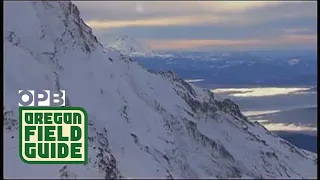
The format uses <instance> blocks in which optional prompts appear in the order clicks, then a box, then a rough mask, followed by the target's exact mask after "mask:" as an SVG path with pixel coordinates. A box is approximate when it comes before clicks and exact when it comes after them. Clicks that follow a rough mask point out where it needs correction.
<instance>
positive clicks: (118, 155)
mask: <svg viewBox="0 0 320 180" xmlns="http://www.w3.org/2000/svg"><path fill="white" fill-rule="evenodd" d="M4 11H5V12H4V42H3V43H4V52H5V54H4V56H5V59H4V71H5V74H4V83H5V84H4V90H5V101H4V125H5V129H4V158H5V159H4V175H5V177H6V178H128V177H149V178H150V177H157V178H210V177H213V178H215V177H217V178H236V177H252V178H315V177H316V168H317V156H316V155H315V154H312V153H310V152H306V151H303V150H301V149H299V148H297V147H295V146H293V145H291V144H290V143H288V142H287V141H285V140H283V139H281V138H279V137H278V136H276V135H274V134H272V133H270V132H269V131H268V130H266V129H265V128H264V127H262V126H261V125H260V124H258V123H251V122H249V121H247V120H246V118H245V117H244V116H243V115H242V114H241V112H240V110H239V108H238V106H237V105H236V104H234V103H233V102H232V101H230V100H225V101H223V102H219V101H217V100H216V99H215V98H214V95H213V94H212V93H211V92H209V91H208V90H204V89H200V88H198V87H195V86H193V85H190V84H188V83H186V82H185V81H183V80H182V79H181V78H179V77H177V76H176V75H175V74H174V73H172V72H163V73H159V74H154V73H150V72H148V71H147V70H145V69H143V68H142V67H140V66H139V65H138V64H137V63H135V62H132V61H131V60H130V59H129V58H127V57H126V56H124V55H122V54H120V53H119V52H118V51H115V50H112V49H104V48H103V47H102V46H101V44H100V43H99V42H98V41H97V39H96V38H95V36H94V35H93V34H92V31H91V29H90V27H88V26H87V25H86V24H85V23H84V22H83V21H82V19H81V18H80V13H79V10H78V9H77V8H76V6H75V5H73V4H72V3H71V2H67V1H63V2H57V1H55V2H40V1H39V2H4ZM18 12H19V13H18ZM19 89H35V90H43V89H50V90H59V89H63V90H66V97H67V105H68V106H80V107H83V108H85V109H86V110H87V112H88V116H89V163H88V164H86V165H29V164H24V163H23V162H22V161H21V160H20V158H19V153H18V151H19V148H18V121H17V120H18V103H17V102H18V101H17V98H18V96H17V92H18V90H19Z"/></svg>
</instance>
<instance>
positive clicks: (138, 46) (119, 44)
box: [107, 35, 152, 54]
mask: <svg viewBox="0 0 320 180" xmlns="http://www.w3.org/2000/svg"><path fill="white" fill-rule="evenodd" d="M107 46H108V47H113V48H115V49H117V50H119V51H121V52H122V53H125V54H148V53H151V52H152V50H151V48H150V47H148V46H147V45H146V44H143V43H141V42H138V41H137V40H135V39H134V38H131V37H129V36H127V35H124V36H121V37H118V38H117V39H116V40H115V42H113V43H111V44H108V45H107Z"/></svg>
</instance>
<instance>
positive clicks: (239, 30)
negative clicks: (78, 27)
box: [74, 1, 317, 50]
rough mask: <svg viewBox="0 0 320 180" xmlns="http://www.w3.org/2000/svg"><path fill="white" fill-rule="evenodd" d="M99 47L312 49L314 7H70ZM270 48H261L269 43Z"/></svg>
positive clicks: (188, 4) (231, 3)
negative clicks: (123, 40) (126, 43)
mask: <svg viewBox="0 0 320 180" xmlns="http://www.w3.org/2000/svg"><path fill="white" fill-rule="evenodd" d="M74 3H75V4H77V5H78V7H79V9H80V11H81V15H82V17H84V19H85V21H86V23H87V24H88V25H89V26H91V27H92V28H93V30H94V31H95V33H96V34H97V35H98V37H100V40H102V41H108V39H109V38H111V37H112V36H120V35H124V34H126V35H129V36H131V37H133V38H136V39H138V40H144V41H145V42H147V43H149V44H150V46H151V47H152V48H154V49H159V50H164V49H166V50H170V49H175V50H177V49H197V48H205V47H207V48H210V47H217V46H218V47H222V48H228V46H232V47H234V48H238V47H246V48H249V49H250V48H251V47H255V48H256V47H261V48H262V49H268V48H270V47H273V46H274V45H278V46H280V47H286V46H287V45H290V46H288V47H289V48H290V47H292V44H294V46H295V47H305V48H312V47H314V49H315V48H316V46H315V41H316V38H317V35H316V25H317V6H316V5H317V4H316V2H310V1H307V2H306V1H304V2H298V1H293V2H289V1H243V2H241V1H202V2H201V1H194V2H191V1H187V2H183V1H147V2H143V1H139V2H121V1H119V2H114V1H93V2H89V1H87V2H86V1H75V2H74ZM270 38H271V40H272V42H266V41H270Z"/></svg>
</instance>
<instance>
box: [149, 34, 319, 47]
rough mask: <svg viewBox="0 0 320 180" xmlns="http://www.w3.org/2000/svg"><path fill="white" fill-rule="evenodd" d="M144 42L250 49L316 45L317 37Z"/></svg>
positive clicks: (165, 44)
mask: <svg viewBox="0 0 320 180" xmlns="http://www.w3.org/2000/svg"><path fill="white" fill-rule="evenodd" d="M145 42H146V43H147V44H148V45H149V46H150V47H151V48H153V49H158V50H168V49H176V50H178V49H179V50H183V49H195V48H202V47H216V46H219V47H223V46H224V47H227V46H228V47H252V46H271V45H285V44H289V43H300V44H301V43H305V44H314V45H316V43H317V35H283V36H280V37H274V38H273V39H244V40H225V39H209V40H203V39H182V40H181V39H176V40H175V39H170V40H162V39H150V40H145Z"/></svg>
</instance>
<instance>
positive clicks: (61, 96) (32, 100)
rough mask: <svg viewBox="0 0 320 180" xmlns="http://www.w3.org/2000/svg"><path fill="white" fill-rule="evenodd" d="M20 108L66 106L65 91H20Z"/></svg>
mask: <svg viewBox="0 0 320 180" xmlns="http://www.w3.org/2000/svg"><path fill="white" fill-rule="evenodd" d="M18 95H19V97H20V98H19V106H65V103H66V101H65V99H66V97H65V95H66V94H65V90H59V92H58V93H54V92H52V91H50V90H38V91H36V90H19V93H18Z"/></svg>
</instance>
